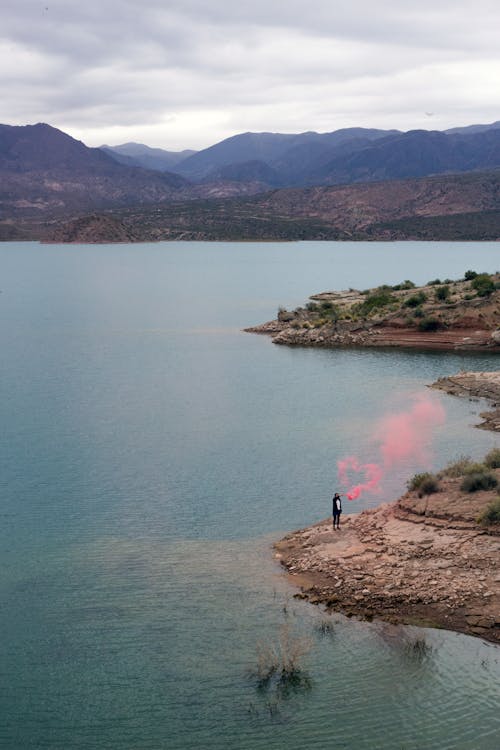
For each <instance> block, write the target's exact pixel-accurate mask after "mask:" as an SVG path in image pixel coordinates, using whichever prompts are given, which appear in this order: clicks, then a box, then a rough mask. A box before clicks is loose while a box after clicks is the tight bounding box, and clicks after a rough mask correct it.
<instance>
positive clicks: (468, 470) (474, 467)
mask: <svg viewBox="0 0 500 750" xmlns="http://www.w3.org/2000/svg"><path fill="white" fill-rule="evenodd" d="M484 471H486V466H485V464H482V463H481V462H480V461H470V462H469V464H468V465H467V466H466V467H465V472H464V475H467V474H482V473H483V472H484Z"/></svg>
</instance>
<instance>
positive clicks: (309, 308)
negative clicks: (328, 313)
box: [306, 302, 319, 312]
mask: <svg viewBox="0 0 500 750" xmlns="http://www.w3.org/2000/svg"><path fill="white" fill-rule="evenodd" d="M306 310H307V311H308V312H317V311H318V310H319V305H318V304H317V303H316V302H308V303H307V305H306Z"/></svg>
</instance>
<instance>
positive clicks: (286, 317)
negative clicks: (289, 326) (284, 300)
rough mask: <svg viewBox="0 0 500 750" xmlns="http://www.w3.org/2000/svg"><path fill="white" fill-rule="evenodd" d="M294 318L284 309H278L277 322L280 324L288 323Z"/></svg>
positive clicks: (291, 313)
mask: <svg viewBox="0 0 500 750" xmlns="http://www.w3.org/2000/svg"><path fill="white" fill-rule="evenodd" d="M294 317H295V315H294V313H293V312H289V311H288V310H287V309H286V307H280V308H279V310H278V320H279V321H280V322H281V323H289V322H290V321H291V320H293V319H294Z"/></svg>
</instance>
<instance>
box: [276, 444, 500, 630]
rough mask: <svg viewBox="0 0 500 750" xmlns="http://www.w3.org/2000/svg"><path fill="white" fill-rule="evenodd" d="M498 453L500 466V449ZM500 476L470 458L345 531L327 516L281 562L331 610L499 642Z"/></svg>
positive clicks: (285, 547)
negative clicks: (336, 529)
mask: <svg viewBox="0 0 500 750" xmlns="http://www.w3.org/2000/svg"><path fill="white" fill-rule="evenodd" d="M490 456H491V457H492V460H490V464H493V465H497V464H498V466H500V450H496V451H492V452H491V454H490ZM478 477H482V479H478ZM485 477H489V479H485ZM499 480H500V469H499V468H491V466H487V465H486V466H485V465H483V464H481V465H478V464H473V463H472V462H470V461H467V460H463V461H461V462H457V463H456V464H454V465H452V466H450V467H448V468H447V469H445V470H444V471H443V472H441V473H440V474H439V475H436V476H431V475H417V476H416V477H415V478H414V480H413V482H412V483H410V486H411V487H412V489H410V490H409V491H408V492H407V493H406V494H405V495H403V496H402V497H401V498H400V499H399V500H398V501H396V502H394V503H388V504H384V505H381V506H379V507H378V508H376V509H374V510H365V511H363V512H362V513H360V514H358V515H346V516H344V517H343V519H342V523H341V528H340V530H338V531H334V530H333V528H332V522H331V519H328V520H325V521H321V522H320V523H317V524H315V525H314V526H311V527H309V528H306V529H301V530H299V531H295V532H293V533H291V534H289V535H288V536H286V537H285V538H284V539H282V540H281V541H280V542H278V543H277V544H276V545H275V554H276V557H277V559H278V560H279V561H280V562H281V563H282V565H283V566H284V567H285V568H286V570H287V572H288V576H289V578H290V581H291V582H292V583H293V584H294V585H295V586H298V587H299V588H300V593H298V594H296V596H297V597H298V598H303V599H307V600H309V601H310V602H312V603H315V604H321V605H324V606H325V607H326V608H327V609H329V610H332V611H340V612H343V613H344V614H346V615H347V616H353V615H354V616H359V617H362V618H365V619H372V618H380V619H385V620H388V621H391V622H394V623H406V624H419V625H428V626H433V627H442V628H446V629H448V630H455V631H458V632H463V633H467V634H470V635H477V636H480V637H482V638H485V639H487V640H490V641H492V642H494V643H500V565H499V563H500V496H499V494H498V493H497V488H498V482H499ZM488 485H489V486H488ZM467 488H468V489H467ZM471 488H474V489H471Z"/></svg>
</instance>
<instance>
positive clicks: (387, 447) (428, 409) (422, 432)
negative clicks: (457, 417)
mask: <svg viewBox="0 0 500 750" xmlns="http://www.w3.org/2000/svg"><path fill="white" fill-rule="evenodd" d="M444 421H445V412H444V409H443V407H442V405H441V404H440V403H439V402H438V401H435V400H434V399H431V397H430V396H429V395H427V394H426V395H425V396H418V397H416V399H415V403H414V404H413V406H412V407H411V409H409V410H408V411H405V412H400V413H398V414H389V415H387V416H386V417H384V418H383V419H382V420H381V421H380V423H379V425H378V428H377V430H376V432H375V438H376V440H377V441H378V442H379V451H380V456H381V460H380V461H379V462H378V463H363V462H361V461H360V460H359V459H358V458H357V457H356V456H347V457H346V458H343V459H340V460H339V461H338V462H337V466H338V478H339V481H340V482H341V484H343V485H344V486H350V489H349V490H348V491H347V497H348V499H349V500H356V499H357V498H358V497H359V496H360V495H361V494H362V493H363V492H365V491H367V492H371V493H377V492H380V483H381V481H382V479H383V478H384V476H385V474H386V472H387V471H388V470H390V469H391V468H394V467H396V466H398V465H400V464H402V463H403V462H405V461H408V460H414V461H415V462H416V463H418V464H420V465H423V466H425V465H428V463H429V461H430V443H431V439H432V432H433V430H434V428H435V427H437V426H439V425H441V424H443V423H444ZM353 473H354V474H358V475H361V476H360V479H361V481H359V482H358V483H357V484H352V480H351V476H352V474H353Z"/></svg>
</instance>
